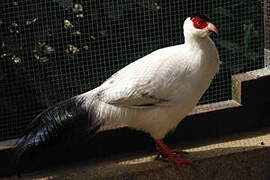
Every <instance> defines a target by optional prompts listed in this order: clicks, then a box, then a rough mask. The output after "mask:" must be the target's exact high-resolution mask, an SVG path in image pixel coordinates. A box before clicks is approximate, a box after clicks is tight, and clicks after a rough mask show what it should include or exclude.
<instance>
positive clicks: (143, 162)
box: [3, 128, 270, 180]
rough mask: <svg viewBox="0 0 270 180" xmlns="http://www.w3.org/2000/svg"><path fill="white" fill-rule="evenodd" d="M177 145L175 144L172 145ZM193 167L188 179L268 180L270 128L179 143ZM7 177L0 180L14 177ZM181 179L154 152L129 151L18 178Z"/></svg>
mask: <svg viewBox="0 0 270 180" xmlns="http://www.w3.org/2000/svg"><path fill="white" fill-rule="evenodd" d="M175 147H176V148H178V146H175ZM181 147H182V148H183V150H185V151H187V152H189V154H187V155H185V156H186V157H187V158H189V159H192V160H193V161H194V164H195V166H196V168H195V169H193V168H191V167H189V166H185V167H184V173H185V179H187V180H195V179H196V180H198V179H199V180H269V179H270V128H267V129H261V130H257V131H253V132H245V133H239V134H234V135H231V136H226V137H222V138H211V139H207V140H202V141H193V142H186V143H182V144H181ZM14 179H17V177H15V176H13V177H6V178H3V180H14ZM31 179H32V180H67V179H74V180H89V179H90V180H91V179H138V180H149V179H183V178H182V177H180V175H179V171H178V170H177V169H176V168H175V166H174V165H172V164H170V163H168V162H166V161H165V160H161V159H159V160H157V159H156V156H155V155H154V154H143V153H141V152H140V153H128V154H124V155H117V156H114V157H109V158H104V159H102V160H101V159H95V160H91V162H90V160H87V161H85V162H76V163H72V164H70V165H68V164H67V165H61V166H57V167H50V168H48V169H42V170H39V171H35V172H31V173H27V174H24V175H23V177H22V178H21V179H20V180H31Z"/></svg>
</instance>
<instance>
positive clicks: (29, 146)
mask: <svg viewBox="0 0 270 180" xmlns="http://www.w3.org/2000/svg"><path fill="white" fill-rule="evenodd" d="M86 104H88V105H86ZM93 109H94V108H93V107H92V105H91V103H89V102H88V103H86V99H85V98H83V97H74V98H71V99H69V100H67V101H64V102H62V103H59V104H57V105H55V106H53V107H51V108H49V109H47V110H45V111H44V112H42V113H41V114H39V115H38V116H37V117H36V118H35V119H34V120H33V122H32V123H31V124H30V126H29V128H28V130H27V132H26V134H25V135H24V136H23V137H22V138H21V139H20V140H18V141H17V145H16V147H15V149H14V156H13V159H12V161H13V164H14V168H15V169H16V170H17V171H20V169H21V166H22V165H21V163H22V161H23V160H24V158H27V156H29V155H32V154H33V153H35V152H37V151H39V150H41V149H43V148H44V147H48V146H50V145H54V144H56V143H63V142H64V143H69V144H72V143H74V141H78V140H80V139H81V138H83V137H85V136H91V135H93V134H95V132H96V131H97V129H98V128H99V127H100V125H101V122H99V121H98V120H97V119H95V118H94V110H93Z"/></svg>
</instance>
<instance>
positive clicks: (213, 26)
mask: <svg viewBox="0 0 270 180" xmlns="http://www.w3.org/2000/svg"><path fill="white" fill-rule="evenodd" d="M207 29H208V30H209V31H211V32H215V33H216V34H217V33H218V29H217V27H216V26H215V25H214V24H212V23H208V26H207Z"/></svg>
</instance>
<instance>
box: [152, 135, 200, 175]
mask: <svg viewBox="0 0 270 180" xmlns="http://www.w3.org/2000/svg"><path fill="white" fill-rule="evenodd" d="M156 149H157V151H158V157H166V158H167V159H168V160H169V161H170V162H172V163H174V164H175V166H176V167H177V169H178V170H179V173H180V175H181V176H182V177H183V178H184V170H183V167H182V165H183V164H187V165H191V166H192V167H195V166H194V164H193V162H192V161H191V160H189V159H184V158H182V157H179V156H177V154H185V153H186V152H184V151H182V150H177V149H170V148H169V147H168V146H167V145H166V144H165V143H164V142H163V141H162V140H156ZM184 179H185V178H184Z"/></svg>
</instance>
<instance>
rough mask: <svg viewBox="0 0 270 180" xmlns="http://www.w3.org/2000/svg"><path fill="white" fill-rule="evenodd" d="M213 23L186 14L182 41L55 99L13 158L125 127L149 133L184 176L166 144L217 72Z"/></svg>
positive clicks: (180, 161)
mask: <svg viewBox="0 0 270 180" xmlns="http://www.w3.org/2000/svg"><path fill="white" fill-rule="evenodd" d="M212 33H218V29H217V27H216V26H215V25H214V24H213V23H211V22H210V20H209V18H208V17H206V16H203V15H196V16H190V17H187V18H186V19H185V20H184V23H183V34H184V43H183V44H178V45H174V46H169V47H165V48H161V49H158V50H155V51H153V52H151V53H150V54H148V55H146V56H144V57H142V58H139V59H137V60H136V61H133V62H132V63H130V64H128V65H127V66H125V67H124V68H122V69H120V70H119V71H117V72H116V73H115V74H113V75H112V76H111V77H109V78H108V79H107V80H105V81H104V82H103V83H102V84H101V85H100V86H98V87H96V88H94V89H92V90H90V91H88V92H85V93H83V94H79V95H76V96H74V97H72V98H70V99H67V100H65V101H62V102H60V103H57V104H55V105H54V106H52V107H49V108H48V109H46V110H44V111H43V112H41V113H40V114H38V115H37V116H36V117H35V118H34V120H33V121H32V122H31V123H30V125H29V127H28V128H27V131H26V133H25V134H24V135H23V136H22V137H21V138H20V139H19V140H18V141H17V143H16V146H15V148H14V162H15V164H17V165H18V164H20V163H21V161H22V158H23V157H24V156H25V155H26V154H29V153H30V152H33V151H35V150H37V149H41V148H42V147H44V145H46V144H54V143H55V142H58V141H63V140H66V141H69V140H75V141H76V140H77V141H79V140H80V138H83V137H94V136H95V135H96V134H98V133H99V132H102V131H107V130H111V129H116V128H119V127H129V128H132V129H135V130H139V131H143V132H145V133H148V134H149V135H150V136H151V137H152V138H153V139H154V142H155V144H156V150H157V153H158V155H162V156H163V157H164V158H166V159H167V160H168V161H170V162H172V163H173V164H175V166H176V167H177V168H178V169H179V171H180V173H181V175H183V165H184V164H190V165H192V161H191V160H189V159H185V158H184V157H182V156H179V154H176V152H181V150H177V149H171V148H170V147H169V146H167V145H166V144H165V142H164V141H163V138H164V137H165V136H166V134H167V133H169V132H171V131H173V130H174V129H175V128H176V127H177V126H178V124H179V123H180V122H181V121H182V119H183V118H184V117H185V116H187V115H188V114H189V113H190V112H191V111H192V110H193V109H194V107H195V106H196V104H197V103H198V102H199V100H200V98H201V96H202V95H203V94H204V92H205V91H206V90H207V89H208V87H209V86H210V84H211V82H212V80H213V78H214V76H215V75H216V74H217V73H218V72H219V53H218V50H217V47H216V46H215V43H214V41H213V40H212V39H211V38H210V34H212Z"/></svg>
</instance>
